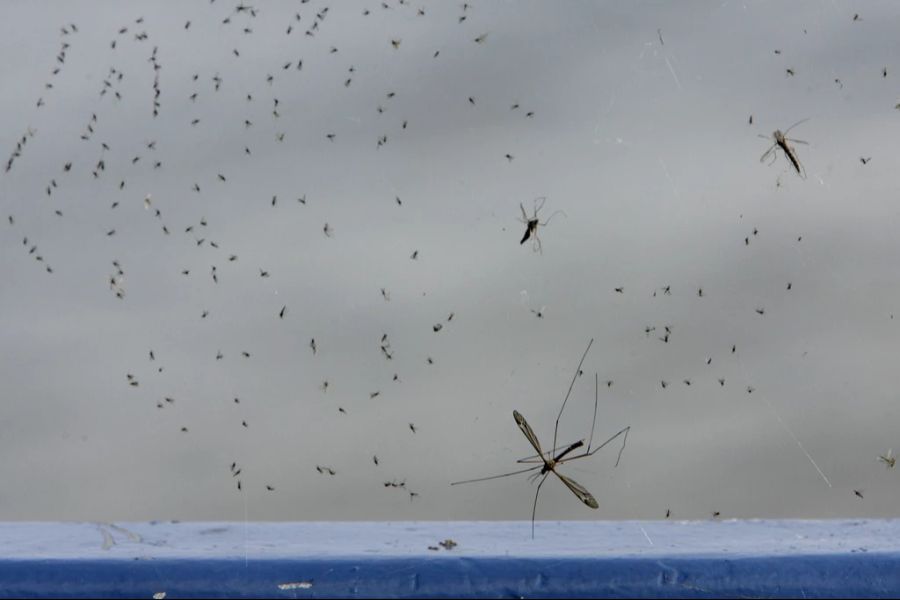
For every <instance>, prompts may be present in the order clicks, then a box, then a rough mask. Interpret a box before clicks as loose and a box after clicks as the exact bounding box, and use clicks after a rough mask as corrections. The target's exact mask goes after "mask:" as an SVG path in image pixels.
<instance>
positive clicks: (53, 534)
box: [0, 520, 900, 598]
mask: <svg viewBox="0 0 900 600" xmlns="http://www.w3.org/2000/svg"><path fill="white" fill-rule="evenodd" d="M530 532H531V530H530V523H522V522H504V523H463V522H435V523H137V524H135V523H128V524H109V523H5V524H0V548H2V552H0V596H3V597H11V596H26V597H61V596H65V597H121V596H129V597H145V598H152V597H154V594H156V597H157V598H160V597H163V596H162V595H163V594H165V596H164V597H165V598H181V597H251V596H252V597H270V598H305V597H318V598H322V597H347V596H351V597H410V596H414V597H535V596H541V597H563V596H565V597H596V596H605V597H667V598H674V597H695V598H696V597H709V596H727V597H748V596H749V597H760V596H766V597H772V596H775V597H803V596H805V597H847V596H850V597H895V596H897V595H900V542H898V540H900V521H898V520H861V521H722V522H637V521H617V522H561V523H550V522H547V523H540V524H538V528H537V535H536V538H535V539H534V540H532V539H531V537H530ZM448 538H449V539H453V540H454V541H455V542H456V543H457V544H458V545H457V546H455V547H453V548H452V549H449V550H448V549H445V548H444V547H442V546H440V545H439V542H441V541H443V540H445V539H448ZM429 546H430V547H431V548H437V550H434V549H429Z"/></svg>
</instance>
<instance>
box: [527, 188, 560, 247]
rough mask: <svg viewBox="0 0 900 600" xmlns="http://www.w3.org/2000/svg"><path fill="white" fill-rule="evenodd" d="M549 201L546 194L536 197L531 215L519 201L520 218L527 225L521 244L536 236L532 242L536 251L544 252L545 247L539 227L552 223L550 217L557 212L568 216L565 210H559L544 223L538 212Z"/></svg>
mask: <svg viewBox="0 0 900 600" xmlns="http://www.w3.org/2000/svg"><path fill="white" fill-rule="evenodd" d="M546 201H547V198H546V197H545V196H541V197H540V198H535V200H534V213H533V214H532V216H531V217H529V216H528V213H526V212H525V207H524V206H522V203H521V202H520V203H519V208H521V209H522V218H521V219H519V221H521V222H522V223H523V224H524V225H525V235H523V236H522V239H521V240H520V241H519V244H520V245H521V244H524V243H525V242H527V241H528V240H529V239H532V238H534V242H532V250H534V251H535V252H540V253H541V254H543V253H544V251H543V247H542V245H541V238H539V237H538V233H537V231H538V227H545V226H546V225H547V224H548V223H550V219H552V218H553V217H555V216H556V215H557V214H562V215H563V216H567V215H566V213H565V212H563V211H561V210H558V211H556V212H555V213H553V214H552V215H550V217H549V218H548V219H547V220H546V221H544V222H543V223H542V222H541V221H540V219H538V212H540V210H541V209H542V208H543V207H544V202H546Z"/></svg>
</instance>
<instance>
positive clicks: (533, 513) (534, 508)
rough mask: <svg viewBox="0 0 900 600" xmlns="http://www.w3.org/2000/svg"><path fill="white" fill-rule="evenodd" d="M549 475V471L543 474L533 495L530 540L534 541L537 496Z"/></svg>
mask: <svg viewBox="0 0 900 600" xmlns="http://www.w3.org/2000/svg"><path fill="white" fill-rule="evenodd" d="M549 475H550V471H547V472H546V473H544V478H543V479H541V482H540V483H539V484H538V487H537V491H536V492H535V493H534V506H532V507H531V539H534V516H535V515H536V514H537V500H538V494H540V493H541V486H542V485H544V482H545V481H547V477H548V476H549Z"/></svg>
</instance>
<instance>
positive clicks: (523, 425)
mask: <svg viewBox="0 0 900 600" xmlns="http://www.w3.org/2000/svg"><path fill="white" fill-rule="evenodd" d="M513 418H514V419H515V420H516V425H518V426H519V429H521V430H522V433H524V434H525V437H526V438H528V441H529V442H531V445H532V446H534V449H535V450H537V453H538V455H540V456H543V455H544V451H543V450H541V443H540V442H539V441H538V439H537V436H536V435H534V432H533V431H532V430H531V426H530V425H529V424H528V421H526V420H525V417H523V416H522V415H521V414H520V413H519V411H517V410H514V411H513Z"/></svg>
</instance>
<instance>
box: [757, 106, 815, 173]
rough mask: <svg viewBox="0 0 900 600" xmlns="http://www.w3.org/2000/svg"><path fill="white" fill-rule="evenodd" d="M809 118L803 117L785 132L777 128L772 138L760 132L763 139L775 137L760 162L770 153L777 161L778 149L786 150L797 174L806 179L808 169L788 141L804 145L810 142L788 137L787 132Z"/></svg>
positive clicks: (773, 159) (785, 152)
mask: <svg viewBox="0 0 900 600" xmlns="http://www.w3.org/2000/svg"><path fill="white" fill-rule="evenodd" d="M808 120H809V119H803V120H802V121H797V122H796V123H794V124H793V125H791V126H790V127H788V128H787V129H785V130H784V132H783V133H782V131H781V130H780V129H776V130H775V131H774V132H772V136H771V138H770V137H769V136H765V135H762V134H760V135H759V137H761V138H763V139H774V140H775V142H774V143H773V144H772V146H771V147H770V148H769V149H768V150H766V151H765V153H764V154H763V155H762V156H761V157H760V158H759V162H765V160H766V159H767V158H768V157H769V156H770V155H771V156H772V162H775V159H776V158H777V154H778V150H779V149H781V150H782V151H783V152H784V154H785V155H786V156H787V157H788V160H789V161H791V165H793V167H794V170H795V171H797V175H799V176H800V177H801V178H802V179H806V170H805V169H804V168H803V165H802V164H800V161H799V160H798V159H797V154H796V153H795V151H794V149H793V148H792V147H791V146H790V145H789V144H788V142H794V143H795V144H804V145H806V144H808V143H809V142H804V141H803V140H795V139H793V138H789V137H787V133H788V132H789V131H790V130H791V129H793V128H794V127H796V126H797V125H800V124H801V123H805V122H806V121H808ZM770 164H771V163H770Z"/></svg>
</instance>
